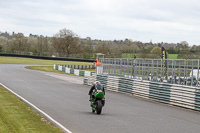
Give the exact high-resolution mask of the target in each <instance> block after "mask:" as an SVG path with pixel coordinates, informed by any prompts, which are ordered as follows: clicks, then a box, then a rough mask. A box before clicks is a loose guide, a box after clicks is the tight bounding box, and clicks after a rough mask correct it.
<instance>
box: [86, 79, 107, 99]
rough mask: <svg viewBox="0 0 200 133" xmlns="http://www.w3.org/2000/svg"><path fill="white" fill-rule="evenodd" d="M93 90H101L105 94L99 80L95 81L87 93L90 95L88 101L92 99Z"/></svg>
mask: <svg viewBox="0 0 200 133" xmlns="http://www.w3.org/2000/svg"><path fill="white" fill-rule="evenodd" d="M94 90H95V91H96V90H102V91H103V93H104V95H105V90H104V87H103V85H101V83H100V82H99V81H96V82H95V84H94V85H93V86H92V87H91V89H90V91H89V94H88V95H90V101H92V100H93V99H94V92H95V91H94ZM93 91H94V92H93Z"/></svg>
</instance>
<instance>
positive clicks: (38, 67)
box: [25, 66, 95, 75]
mask: <svg viewBox="0 0 200 133" xmlns="http://www.w3.org/2000/svg"><path fill="white" fill-rule="evenodd" d="M25 68H27V69H32V70H39V71H45V72H54V73H62V74H68V75H74V74H70V73H65V72H62V71H59V70H55V69H53V66H27V67H25ZM79 70H83V71H92V72H95V69H79Z"/></svg>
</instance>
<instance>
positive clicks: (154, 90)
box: [84, 75, 200, 111]
mask: <svg viewBox="0 0 200 133" xmlns="http://www.w3.org/2000/svg"><path fill="white" fill-rule="evenodd" d="M95 81H100V82H101V83H102V84H103V85H104V88H105V89H107V90H110V91H114V92H120V93H126V94H131V95H133V96H138V97H142V98H146V99H150V100H154V101H158V102H162V103H166V104H171V105H175V106H180V107H184V108H189V109H193V110H198V111H199V110H200V88H198V87H192V86H185V85H177V84H169V83H160V82H153V81H146V80H137V79H130V78H126V77H117V76H109V75H93V76H90V77H88V78H86V79H85V80H84V84H87V85H92V84H93V83H94V82H95Z"/></svg>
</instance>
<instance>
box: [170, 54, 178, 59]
mask: <svg viewBox="0 0 200 133" xmlns="http://www.w3.org/2000/svg"><path fill="white" fill-rule="evenodd" d="M168 56H169V57H168V59H177V56H178V54H168Z"/></svg>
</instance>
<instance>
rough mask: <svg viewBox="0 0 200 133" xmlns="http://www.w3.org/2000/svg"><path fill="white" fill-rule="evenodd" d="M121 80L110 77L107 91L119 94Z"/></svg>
mask: <svg viewBox="0 0 200 133" xmlns="http://www.w3.org/2000/svg"><path fill="white" fill-rule="evenodd" d="M118 85H119V78H117V77H113V76H108V78H107V86H106V88H107V90H112V91H115V92H118Z"/></svg>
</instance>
